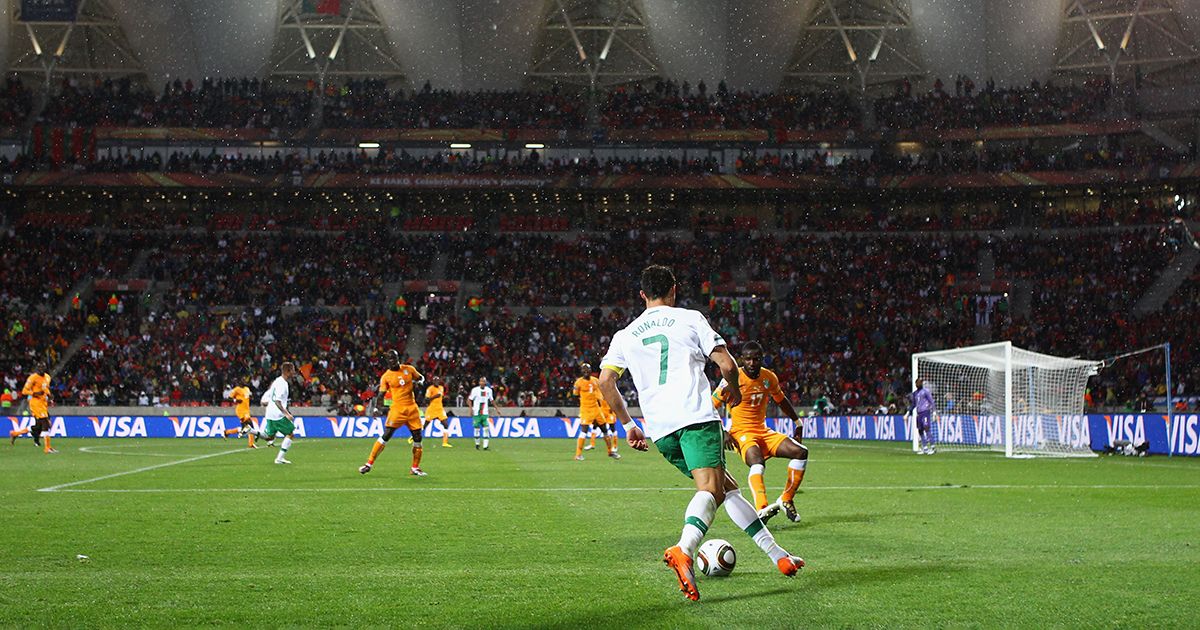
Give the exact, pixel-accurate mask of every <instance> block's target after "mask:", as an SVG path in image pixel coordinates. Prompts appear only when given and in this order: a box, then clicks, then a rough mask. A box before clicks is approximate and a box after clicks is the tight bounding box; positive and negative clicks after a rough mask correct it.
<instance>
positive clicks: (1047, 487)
mask: <svg viewBox="0 0 1200 630" xmlns="http://www.w3.org/2000/svg"><path fill="white" fill-rule="evenodd" d="M219 454H221V455H224V454H226V453H219ZM214 456H215V455H206V456H205V457H214ZM174 463H183V462H173V463H169V464H163V465H162V466H169V465H173V464H174ZM162 466H155V467H154V468H161V467H162ZM133 472H141V471H130V472H129V473H120V474H132V473H133ZM111 476H119V475H111ZM107 478H108V477H98V478H97V479H90V480H88V481H98V480H100V479H107ZM75 483H76V484H81V483H87V482H82V481H81V482H75ZM64 487H65V486H55V488H64ZM1196 489H1200V484H1141V485H1138V484H1087V485H1083V484H1061V485H1055V484H1041V485H1020V484H980V485H971V484H958V485H949V486H947V485H937V486H816V487H812V488H802V489H801V492H821V491H835V492H855V491H875V492H878V491H889V490H892V491H902V492H908V491H924V490H1196ZM43 491H49V490H43ZM55 491H57V492H87V493H111V494H170V493H208V492H232V493H250V492H259V493H271V492H294V493H303V492H660V491H668V492H669V491H676V492H695V491H696V489H695V488H674V487H672V488H613V487H600V488H537V487H529V488H427V487H426V488H422V487H420V486H414V487H410V488H404V487H366V488H78V489H71V490H65V489H64V490H55Z"/></svg>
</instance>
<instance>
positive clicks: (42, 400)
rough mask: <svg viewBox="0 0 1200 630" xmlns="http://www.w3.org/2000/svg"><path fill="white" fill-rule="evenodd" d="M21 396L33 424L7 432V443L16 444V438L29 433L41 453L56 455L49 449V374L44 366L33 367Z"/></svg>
mask: <svg viewBox="0 0 1200 630" xmlns="http://www.w3.org/2000/svg"><path fill="white" fill-rule="evenodd" d="M21 395H22V396H25V397H26V398H27V400H28V401H29V415H31V416H33V424H32V425H30V426H29V427H28V428H25V429H18V430H16V431H9V432H8V439H9V442H10V443H12V444H16V442H17V438H18V437H20V436H22V435H25V434H26V433H29V434H30V435H32V436H33V443H34V444H37V445H38V446H41V447H42V450H43V452H46V453H57V452H58V451H56V450H54V449H53V448H50V402H51V400H50V374H49V373H48V372H47V371H46V364H45V363H42V362H39V363H37V364H35V365H34V371H33V374H30V375H29V378H27V379H25V387H23V388H21Z"/></svg>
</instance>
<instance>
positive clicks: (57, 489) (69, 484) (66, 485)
mask: <svg viewBox="0 0 1200 630" xmlns="http://www.w3.org/2000/svg"><path fill="white" fill-rule="evenodd" d="M246 452H249V449H245V448H237V449H232V450H228V451H220V452H218V453H208V454H206V455H198V456H196V457H188V458H186V459H179V460H175V461H173V462H163V463H161V464H154V465H153V466H143V467H141V468H135V469H133V470H125V471H122V472H117V473H112V474H108V475H101V476H99V477H92V478H91V479H82V480H79V481H70V482H67V483H60V484H58V485H57V486H48V487H46V488H38V490H37V491H38V492H62V491H63V490H64V489H65V488H71V487H74V486H82V485H84V484H88V483H95V482H97V481H104V480H105V479H113V478H116V477H124V476H126V475H136V474H138V473H144V472H149V471H151V470H158V469H159V468H166V467H168V466H178V465H179V464H187V463H189V462H198V461H200V460H202V459H208V458H210V457H220V456H222V455H232V454H233V453H246ZM75 492H78V490H76V491H75Z"/></svg>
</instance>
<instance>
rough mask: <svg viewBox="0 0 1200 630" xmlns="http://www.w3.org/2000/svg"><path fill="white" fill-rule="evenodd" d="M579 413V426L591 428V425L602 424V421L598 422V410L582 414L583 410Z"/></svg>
mask: <svg viewBox="0 0 1200 630" xmlns="http://www.w3.org/2000/svg"><path fill="white" fill-rule="evenodd" d="M580 412H581V413H580V414H579V423H580V424H585V425H587V426H592V425H593V424H600V423H602V421H601V420H600V412H599V411H598V410H597V411H587V412H584V410H582V409H580Z"/></svg>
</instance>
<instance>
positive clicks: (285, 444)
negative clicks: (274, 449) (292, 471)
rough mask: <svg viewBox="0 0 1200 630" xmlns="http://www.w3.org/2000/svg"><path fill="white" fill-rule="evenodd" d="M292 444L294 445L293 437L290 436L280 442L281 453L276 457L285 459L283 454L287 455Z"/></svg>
mask: <svg viewBox="0 0 1200 630" xmlns="http://www.w3.org/2000/svg"><path fill="white" fill-rule="evenodd" d="M291 446H292V438H290V437H285V438H283V442H280V444H279V454H278V455H276V456H275V459H276V460H281V459H283V458H284V457H283V456H284V455H287V451H288V449H289V448H291Z"/></svg>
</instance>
